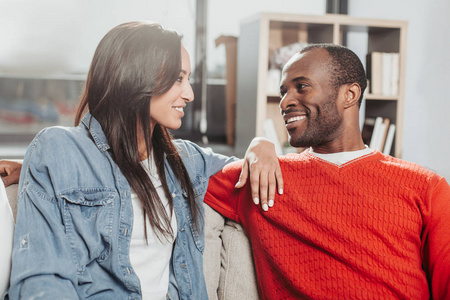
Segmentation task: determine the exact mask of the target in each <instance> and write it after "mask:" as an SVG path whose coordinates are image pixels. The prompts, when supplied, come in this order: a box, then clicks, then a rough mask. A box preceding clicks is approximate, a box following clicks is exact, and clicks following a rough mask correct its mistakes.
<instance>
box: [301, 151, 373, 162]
mask: <svg viewBox="0 0 450 300" xmlns="http://www.w3.org/2000/svg"><path fill="white" fill-rule="evenodd" d="M309 151H310V153H311V154H312V155H314V156H317V157H319V158H321V159H323V160H326V161H328V162H331V163H334V164H336V165H342V164H345V163H347V162H349V161H352V160H354V159H357V158H359V157H361V156H364V155H367V154H370V153H372V152H373V150H372V149H370V148H369V147H367V146H364V149H361V150H355V151H343V152H335V153H316V152H315V151H314V150H313V149H312V148H310V150H309Z"/></svg>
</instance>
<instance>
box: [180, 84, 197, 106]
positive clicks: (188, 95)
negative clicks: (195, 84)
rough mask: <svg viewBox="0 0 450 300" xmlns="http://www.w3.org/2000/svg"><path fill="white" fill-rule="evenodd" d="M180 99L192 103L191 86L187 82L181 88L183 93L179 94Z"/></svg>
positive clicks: (192, 92)
mask: <svg viewBox="0 0 450 300" xmlns="http://www.w3.org/2000/svg"><path fill="white" fill-rule="evenodd" d="M181 97H182V98H183V99H184V100H185V101H187V102H192V101H194V91H193V90H192V86H191V84H190V83H189V82H188V83H187V84H186V85H185V87H184V88H183V92H182V93H181Z"/></svg>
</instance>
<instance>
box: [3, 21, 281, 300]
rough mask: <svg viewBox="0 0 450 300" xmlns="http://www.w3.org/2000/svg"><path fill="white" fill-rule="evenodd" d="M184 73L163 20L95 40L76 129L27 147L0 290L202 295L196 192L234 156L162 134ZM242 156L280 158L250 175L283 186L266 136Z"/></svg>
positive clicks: (172, 119)
mask: <svg viewBox="0 0 450 300" xmlns="http://www.w3.org/2000/svg"><path fill="white" fill-rule="evenodd" d="M190 72H191V66H190V61H189V55H188V53H187V51H186V50H185V49H184V47H183V46H182V45H181V37H180V35H179V34H178V33H177V32H175V31H173V30H169V29H165V28H163V27H162V26H161V25H159V24H155V23H149V22H129V23H124V24H121V25H118V26H116V27H114V28H113V29H111V30H110V31H109V32H108V33H107V34H106V35H105V36H104V37H103V39H102V40H101V41H100V43H99V45H98V47H97V49H96V51H95V54H94V57H93V59H92V63H91V67H90V69H89V73H88V76H87V80H86V86H85V89H84V92H83V94H82V98H81V102H80V105H79V108H78V112H77V115H76V118H75V125H76V127H49V128H46V129H44V130H42V131H41V132H40V133H39V134H38V135H37V136H36V137H35V139H34V140H33V142H32V143H31V145H30V147H29V148H28V150H27V153H26V155H25V159H24V162H23V167H22V170H23V173H22V174H21V181H20V186H19V189H20V190H21V193H20V196H19V201H18V203H19V204H18V211H17V223H16V229H15V236H14V239H15V243H14V247H15V248H14V252H13V253H14V254H13V267H12V271H11V286H10V289H9V291H8V292H7V293H8V296H7V297H9V298H10V299H19V298H28V297H29V296H33V295H36V294H39V295H41V297H42V298H50V297H52V298H57V299H60V298H61V299H62V298H65V299H86V298H91V297H93V296H94V295H95V297H99V298H102V299H103V298H104V299H128V298H132V299H135V298H136V299H141V298H142V299H146V300H147V299H166V298H170V299H180V298H182V299H207V298H208V296H207V292H206V285H205V280H204V275H203V270H202V259H203V255H202V254H203V251H204V234H203V219H202V215H203V206H202V202H203V196H204V195H205V193H206V188H207V186H208V179H209V177H210V176H212V175H213V174H215V173H216V172H218V171H219V170H220V169H222V168H223V167H224V166H225V165H226V164H228V163H229V162H232V161H235V160H236V158H234V157H225V156H223V155H219V154H215V153H213V152H212V151H211V150H210V149H204V148H201V147H199V146H197V145H195V144H193V143H191V142H189V141H185V140H174V139H172V136H171V135H170V133H169V132H168V129H178V128H179V127H180V125H181V119H182V117H183V116H184V112H183V109H184V107H185V106H186V104H187V103H189V102H191V101H193V99H194V95H193V92H192V88H191V86H190V84H189V74H190ZM265 152H268V154H265ZM248 153H249V157H250V158H248V159H246V160H245V161H244V162H245V164H244V169H245V168H248V163H253V164H254V162H255V161H256V160H258V159H259V160H260V161H262V162H263V166H273V165H274V164H273V163H274V162H276V164H275V165H276V166H278V169H276V168H275V169H276V170H274V169H273V168H267V170H265V171H262V172H256V175H255V176H252V177H255V178H260V177H262V178H267V180H268V181H270V182H273V183H276V182H277V180H278V182H279V183H280V178H279V177H281V173H278V171H279V165H278V160H277V158H276V156H275V152H274V149H273V145H272V144H269V143H261V144H255V145H254V147H251V148H250V149H249V152H248ZM256 165H258V164H256ZM263 169H264V168H263ZM265 172H267V173H265ZM252 173H253V171H252ZM275 173H277V174H278V175H279V177H277V178H276V179H274V178H273V177H274V174H275ZM270 174H272V175H271V176H272V177H271V176H270ZM246 175H247V174H246V173H245V176H246ZM252 175H253V174H252ZM245 176H244V177H245ZM243 182H245V180H243ZM252 183H256V185H255V186H256V188H261V190H262V187H263V184H262V186H261V187H260V186H259V182H258V181H256V182H252ZM264 186H265V188H267V182H264ZM280 188H282V187H280ZM268 189H269V191H270V190H271V187H269V188H268ZM272 189H273V190H275V188H274V187H272ZM272 199H273V198H272Z"/></svg>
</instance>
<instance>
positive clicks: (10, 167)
mask: <svg viewBox="0 0 450 300" xmlns="http://www.w3.org/2000/svg"><path fill="white" fill-rule="evenodd" d="M21 169H22V164H21V163H18V162H15V161H12V160H0V175H1V176H2V181H3V183H4V184H5V187H7V186H9V185H11V184H14V183H19V177H20V170H21Z"/></svg>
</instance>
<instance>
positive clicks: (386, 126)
mask: <svg viewBox="0 0 450 300" xmlns="http://www.w3.org/2000/svg"><path fill="white" fill-rule="evenodd" d="M390 123H391V121H390V120H389V119H388V118H384V119H383V126H382V135H381V140H380V144H379V146H380V147H379V148H378V150H379V151H380V152H383V149H384V146H385V144H386V138H387V134H388V131H389V124H390Z"/></svg>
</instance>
